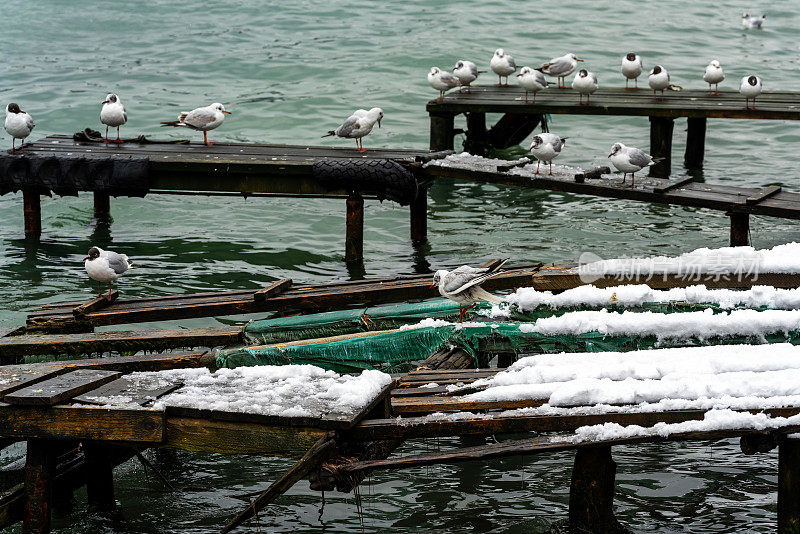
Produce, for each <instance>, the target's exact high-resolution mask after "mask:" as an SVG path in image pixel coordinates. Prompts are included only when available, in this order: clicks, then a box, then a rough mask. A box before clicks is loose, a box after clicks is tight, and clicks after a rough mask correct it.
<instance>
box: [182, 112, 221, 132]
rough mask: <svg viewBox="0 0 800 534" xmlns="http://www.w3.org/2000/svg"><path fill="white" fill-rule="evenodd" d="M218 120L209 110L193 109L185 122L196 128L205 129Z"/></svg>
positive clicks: (185, 118)
mask: <svg viewBox="0 0 800 534" xmlns="http://www.w3.org/2000/svg"><path fill="white" fill-rule="evenodd" d="M216 119H217V116H216V114H215V113H214V112H213V111H211V110H210V109H207V108H197V109H193V110H192V111H190V112H189V113H187V114H186V117H184V119H183V122H184V123H185V124H188V125H189V126H194V127H195V128H203V127H205V126H207V125H209V124H211V123H212V122H214V121H215V120H216Z"/></svg>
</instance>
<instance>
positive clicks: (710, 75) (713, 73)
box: [703, 59, 725, 95]
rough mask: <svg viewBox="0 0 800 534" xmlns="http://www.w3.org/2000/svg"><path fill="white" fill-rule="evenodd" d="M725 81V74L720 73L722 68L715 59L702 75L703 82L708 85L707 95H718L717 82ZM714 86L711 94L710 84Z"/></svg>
mask: <svg viewBox="0 0 800 534" xmlns="http://www.w3.org/2000/svg"><path fill="white" fill-rule="evenodd" d="M724 79H725V74H724V73H723V72H722V67H721V66H720V64H719V61H717V60H716V59H715V60H714V61H712V62H711V63H709V64H708V67H706V72H705V73H704V74H703V81H705V82H706V83H707V84H708V94H710V95H718V94H719V82H721V81H722V80H724ZM712 83H713V84H714V92H713V93H712V92H711V84H712Z"/></svg>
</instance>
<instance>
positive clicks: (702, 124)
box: [683, 117, 706, 171]
mask: <svg viewBox="0 0 800 534" xmlns="http://www.w3.org/2000/svg"><path fill="white" fill-rule="evenodd" d="M686 123H687V129H686V152H685V153H684V155H683V166H684V167H686V168H687V169H689V170H691V171H695V170H700V169H702V168H703V157H704V156H705V152H706V118H705V117H689V118H688V119H687V120H686Z"/></svg>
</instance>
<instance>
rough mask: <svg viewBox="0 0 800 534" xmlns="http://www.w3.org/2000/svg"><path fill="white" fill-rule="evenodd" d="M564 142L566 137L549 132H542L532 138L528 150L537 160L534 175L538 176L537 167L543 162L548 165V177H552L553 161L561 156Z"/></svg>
mask: <svg viewBox="0 0 800 534" xmlns="http://www.w3.org/2000/svg"><path fill="white" fill-rule="evenodd" d="M566 142H567V138H566V137H559V136H558V135H556V134H554V133H550V132H542V133H540V134H538V135H534V136H533V143H531V148H530V149H531V151H532V152H533V155H534V156H536V160H537V161H536V174H539V165H541V163H542V162H543V161H544V162H545V163H549V164H550V176H552V175H553V160H554V159H555V158H557V157H558V155H559V154H561V149H562V148H563V147H564V143H566Z"/></svg>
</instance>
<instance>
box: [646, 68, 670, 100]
mask: <svg viewBox="0 0 800 534" xmlns="http://www.w3.org/2000/svg"><path fill="white" fill-rule="evenodd" d="M647 82H648V83H649V84H650V89H652V90H653V98H656V99H657V97H656V92H657V91H661V101H662V102H663V101H664V89H666V88H667V87H669V72H667V69H665V68H664V67H662V66H661V65H656V66H655V67H653V70H651V71H650V76H649V77H648V79H647Z"/></svg>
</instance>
